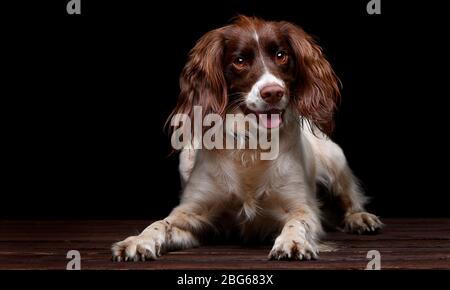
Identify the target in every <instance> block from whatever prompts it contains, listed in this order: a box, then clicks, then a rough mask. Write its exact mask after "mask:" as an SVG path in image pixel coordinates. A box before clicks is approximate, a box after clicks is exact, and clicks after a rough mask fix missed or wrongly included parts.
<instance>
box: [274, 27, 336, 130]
mask: <svg viewBox="0 0 450 290" xmlns="http://www.w3.org/2000/svg"><path fill="white" fill-rule="evenodd" d="M280 25H281V30H282V31H283V32H284V33H285V35H286V37H287V38H288V41H289V43H290V45H291V49H292V50H293V53H294V57H295V61H296V66H297V76H296V78H297V82H296V83H297V84H296V92H295V96H296V102H297V104H298V110H299V113H300V115H301V116H302V117H305V118H307V119H308V120H309V121H310V122H312V123H314V124H315V125H316V126H317V127H318V128H319V129H320V130H321V131H322V132H324V133H327V134H329V133H331V132H332V131H333V128H334V122H333V113H334V111H335V109H336V105H337V103H338V101H339V97H340V92H339V85H338V84H339V81H338V78H337V76H336V74H335V73H334V71H333V69H332V68H331V65H330V63H329V62H328V61H327V60H326V59H325V56H324V55H323V53H322V50H321V48H320V47H319V46H318V45H317V44H316V43H315V41H314V39H313V38H312V37H311V36H310V35H308V34H307V33H306V32H305V31H303V29H301V28H300V27H298V26H295V25H293V24H291V23H287V22H282V23H281V24H280Z"/></svg>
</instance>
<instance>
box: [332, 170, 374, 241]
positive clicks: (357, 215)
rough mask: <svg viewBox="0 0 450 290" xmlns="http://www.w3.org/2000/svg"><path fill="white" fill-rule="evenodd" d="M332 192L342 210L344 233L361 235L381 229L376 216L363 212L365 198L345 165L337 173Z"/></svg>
mask: <svg viewBox="0 0 450 290" xmlns="http://www.w3.org/2000/svg"><path fill="white" fill-rule="evenodd" d="M332 191H333V193H334V194H335V195H336V197H337V198H338V201H339V204H340V206H341V208H342V209H343V210H344V231H346V232H348V233H358V234H362V233H370V232H375V231H378V230H379V229H381V228H382V227H383V223H382V222H381V221H380V219H379V218H378V217H377V216H375V215H373V214H371V213H368V212H366V211H365V209H364V203H365V202H366V200H367V198H366V197H365V196H364V193H363V191H362V190H361V188H360V186H359V185H358V181H357V179H356V177H355V176H354V175H353V173H352V172H351V170H350V168H349V167H348V165H347V164H346V165H345V166H344V167H343V168H342V169H341V171H338V172H337V176H336V179H335V182H334V184H333V189H332Z"/></svg>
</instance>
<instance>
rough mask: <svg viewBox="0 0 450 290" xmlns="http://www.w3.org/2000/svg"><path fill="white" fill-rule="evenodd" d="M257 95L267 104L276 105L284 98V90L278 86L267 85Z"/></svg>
mask: <svg viewBox="0 0 450 290" xmlns="http://www.w3.org/2000/svg"><path fill="white" fill-rule="evenodd" d="M259 94H260V95H261V98H262V99H263V100H264V101H266V102H267V103H269V104H276V103H278V102H279V101H280V100H281V98H282V97H283V96H284V89H283V87H281V86H279V85H268V86H265V87H263V88H262V89H261V91H260V92H259Z"/></svg>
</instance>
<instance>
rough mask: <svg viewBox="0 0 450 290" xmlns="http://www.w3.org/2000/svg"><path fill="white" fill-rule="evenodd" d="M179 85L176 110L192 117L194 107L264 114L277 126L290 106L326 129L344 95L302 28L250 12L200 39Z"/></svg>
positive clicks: (221, 112) (327, 130)
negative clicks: (271, 20)
mask: <svg viewBox="0 0 450 290" xmlns="http://www.w3.org/2000/svg"><path fill="white" fill-rule="evenodd" d="M180 85H181V93H180V98H179V101H178V104H177V106H176V108H175V110H174V113H184V114H190V115H192V108H193V106H195V105H197V106H202V107H203V113H204V114H208V113H217V114H221V115H223V114H224V113H227V112H230V111H236V110H238V111H240V112H243V113H246V114H247V113H253V114H255V115H259V114H261V113H265V114H267V120H266V121H265V123H264V124H263V125H264V126H265V127H266V128H278V127H281V126H282V125H283V116H284V112H285V111H286V110H287V109H289V108H290V109H292V110H294V111H295V113H296V114H297V115H300V116H302V117H304V118H306V119H308V120H309V121H311V122H313V123H314V124H315V125H316V126H317V127H318V128H320V129H321V130H322V131H324V132H326V133H329V132H330V131H331V129H332V125H333V122H332V115H333V112H334V109H335V106H336V102H337V99H338V96H339V88H338V83H337V78H336V76H335V74H334V72H333V70H332V69H331V66H330V64H329V63H328V61H327V60H326V59H325V57H324V56H323V54H322V52H321V49H320V47H319V46H317V45H316V44H315V42H314V41H313V39H312V38H311V37H310V36H309V35H308V34H306V33H305V32H304V31H303V30H302V29H301V28H299V27H297V26H295V25H293V24H291V23H288V22H268V21H263V20H260V19H256V18H249V17H245V16H241V17H239V18H237V20H236V21H235V22H234V23H233V24H231V25H228V26H225V27H222V28H219V29H216V30H213V31H210V32H208V33H207V34H205V35H204V36H203V37H202V38H201V39H200V40H199V41H198V42H197V44H196V46H195V47H194V48H193V49H192V50H191V52H190V57H189V60H188V62H187V64H186V66H185V67H184V69H183V72H182V74H181V78H180ZM292 110H291V111H292ZM272 114H274V115H272Z"/></svg>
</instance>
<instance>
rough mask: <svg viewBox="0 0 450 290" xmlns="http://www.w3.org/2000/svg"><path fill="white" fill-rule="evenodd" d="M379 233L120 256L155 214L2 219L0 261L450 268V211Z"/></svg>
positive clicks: (13, 265)
mask: <svg viewBox="0 0 450 290" xmlns="http://www.w3.org/2000/svg"><path fill="white" fill-rule="evenodd" d="M383 221H384V222H385V223H386V225H387V226H386V228H385V229H384V230H383V232H382V233H380V234H378V235H369V236H366V235H363V236H358V235H347V234H344V233H340V232H332V233H329V234H328V235H327V238H326V241H331V242H334V243H335V244H336V246H337V251H335V252H329V253H322V254H321V255H320V258H319V259H318V260H316V261H302V262H299V261H294V262H289V261H268V260H267V254H268V253H269V250H270V246H259V247H255V246H239V245H221V246H217V245H215V246H203V247H200V248H196V249H190V250H184V251H177V252H172V253H169V254H167V255H164V256H162V257H161V258H160V259H159V260H158V261H148V262H127V263H125V262H122V263H114V262H111V260H110V250H109V247H110V245H111V244H112V243H113V242H116V241H119V240H121V239H123V238H125V237H127V236H128V235H133V234H137V233H139V231H140V230H142V229H143V228H145V227H146V226H147V225H148V224H149V221H142V220H139V221H95V220H92V221H0V269H65V268H66V264H67V262H68V259H67V258H66V253H67V252H68V251H69V250H78V251H79V252H80V253H81V268H82V269H270V270H272V269H364V268H365V267H366V264H367V262H368V259H367V258H366V255H367V252H368V251H369V250H378V251H379V252H380V254H381V268H382V269H430V268H432V269H450V219H384V220H383Z"/></svg>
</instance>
